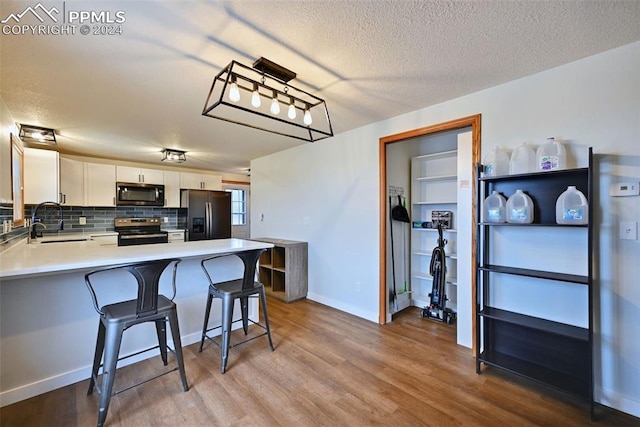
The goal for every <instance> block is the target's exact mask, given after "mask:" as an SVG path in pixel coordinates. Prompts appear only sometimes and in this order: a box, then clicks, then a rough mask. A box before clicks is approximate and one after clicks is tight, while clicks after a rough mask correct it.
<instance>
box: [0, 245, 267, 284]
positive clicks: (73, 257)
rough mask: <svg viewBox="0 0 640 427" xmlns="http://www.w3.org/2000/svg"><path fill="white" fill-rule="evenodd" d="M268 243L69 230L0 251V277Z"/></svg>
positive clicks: (189, 255) (236, 249)
mask: <svg viewBox="0 0 640 427" xmlns="http://www.w3.org/2000/svg"><path fill="white" fill-rule="evenodd" d="M271 247H273V245H272V244H269V243H264V242H257V241H252V240H242V239H217V240H199V241H195V242H176V243H172V244H171V245H168V244H155V245H138V246H116V245H103V244H100V243H99V242H98V241H96V240H91V239H89V238H88V237H87V238H84V237H82V236H75V235H73V234H69V235H62V236H60V237H58V238H49V239H41V240H35V241H34V242H33V243H31V244H27V243H26V241H25V242H21V243H19V244H16V245H14V246H13V247H11V248H9V249H7V250H6V251H4V252H1V253H0V280H3V281H4V280H5V279H9V278H19V277H29V276H36V275H42V274H51V273H61V272H71V271H76V270H86V269H88V268H89V269H92V268H98V267H108V266H111V265H117V264H124V263H133V262H141V261H150V260H156V259H163V258H181V259H185V258H193V257H203V256H210V255H216V254H225V253H233V252H241V251H245V250H250V249H261V248H271Z"/></svg>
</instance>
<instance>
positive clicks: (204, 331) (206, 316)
mask: <svg viewBox="0 0 640 427" xmlns="http://www.w3.org/2000/svg"><path fill="white" fill-rule="evenodd" d="M211 301H213V295H211V291H209V296H208V297H207V308H205V309H204V324H203V325H202V338H201V339H200V349H199V350H198V353H202V346H203V345H204V339H205V338H206V334H207V326H208V325H209V315H210V314H211Z"/></svg>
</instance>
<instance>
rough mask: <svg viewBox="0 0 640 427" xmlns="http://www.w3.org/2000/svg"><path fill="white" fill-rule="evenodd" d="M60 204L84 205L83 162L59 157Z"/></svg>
mask: <svg viewBox="0 0 640 427" xmlns="http://www.w3.org/2000/svg"><path fill="white" fill-rule="evenodd" d="M59 202H60V204H62V205H65V206H83V205H84V162H80V161H78V160H72V159H67V158H65V157H60V200H59Z"/></svg>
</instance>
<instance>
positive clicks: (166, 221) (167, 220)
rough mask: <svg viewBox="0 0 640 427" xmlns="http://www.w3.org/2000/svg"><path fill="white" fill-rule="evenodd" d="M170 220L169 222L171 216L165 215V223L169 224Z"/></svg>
mask: <svg viewBox="0 0 640 427" xmlns="http://www.w3.org/2000/svg"><path fill="white" fill-rule="evenodd" d="M168 222H169V217H168V216H165V217H164V223H165V224H167V223H168Z"/></svg>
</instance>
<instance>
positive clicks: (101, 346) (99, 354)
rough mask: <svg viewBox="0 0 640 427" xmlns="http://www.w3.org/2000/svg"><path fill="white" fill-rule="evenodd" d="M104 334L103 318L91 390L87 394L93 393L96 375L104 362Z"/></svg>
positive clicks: (92, 372) (90, 383) (97, 343)
mask: <svg viewBox="0 0 640 427" xmlns="http://www.w3.org/2000/svg"><path fill="white" fill-rule="evenodd" d="M104 334H105V328H104V324H103V323H102V320H99V321H98V338H97V339H96V352H95V354H94V356H93V367H92V368H91V380H90V381H89V390H88V391H87V395H91V394H93V388H94V386H95V385H96V377H97V376H98V370H100V362H102V353H103V352H104Z"/></svg>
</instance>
